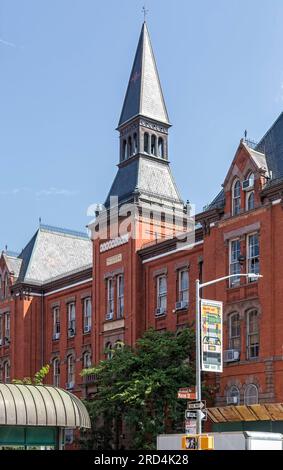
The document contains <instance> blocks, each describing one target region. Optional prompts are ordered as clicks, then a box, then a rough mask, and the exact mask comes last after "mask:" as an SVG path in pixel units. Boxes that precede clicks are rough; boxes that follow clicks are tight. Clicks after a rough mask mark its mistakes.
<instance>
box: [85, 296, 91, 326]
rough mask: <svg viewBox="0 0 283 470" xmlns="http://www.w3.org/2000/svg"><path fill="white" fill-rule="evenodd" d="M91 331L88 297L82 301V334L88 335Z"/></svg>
mask: <svg viewBox="0 0 283 470" xmlns="http://www.w3.org/2000/svg"><path fill="white" fill-rule="evenodd" d="M90 330H91V298H90V297H88V298H87V299H85V300H84V333H89V332H90Z"/></svg>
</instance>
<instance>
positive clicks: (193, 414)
mask: <svg viewBox="0 0 283 470" xmlns="http://www.w3.org/2000/svg"><path fill="white" fill-rule="evenodd" d="M198 412H199V413H200V419H201V420H204V421H206V420H207V410H186V411H185V419H188V420H191V419H195V420H196V419H197V416H198Z"/></svg>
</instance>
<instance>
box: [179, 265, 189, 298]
mask: <svg viewBox="0 0 283 470" xmlns="http://www.w3.org/2000/svg"><path fill="white" fill-rule="evenodd" d="M179 302H184V304H186V305H188V303H189V271H188V270H187V269H182V270H180V271H179Z"/></svg>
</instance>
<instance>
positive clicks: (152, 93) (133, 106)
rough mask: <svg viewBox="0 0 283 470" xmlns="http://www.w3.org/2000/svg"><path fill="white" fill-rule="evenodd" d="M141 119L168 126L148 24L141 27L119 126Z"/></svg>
mask: <svg viewBox="0 0 283 470" xmlns="http://www.w3.org/2000/svg"><path fill="white" fill-rule="evenodd" d="M138 115H142V116H145V117H149V118H152V119H154V120H156V121H160V122H163V123H165V124H169V118H168V114H167V110H166V105H165V102H164V98H163V93H162V89H161V84H160V80H159V76H158V71H157V67H156V62H155V58H154V54H153V50H152V46H151V42H150V38H149V33H148V29H147V25H146V23H145V22H144V23H143V26H142V30H141V34H140V38H139V43H138V47H137V51H136V55H135V59H134V64H133V68H132V71H131V75H130V79H129V84H128V88H127V92H126V96H125V99H124V104H123V108H122V113H121V116H120V120H119V126H121V125H122V124H124V123H125V122H127V121H129V120H130V119H132V118H133V117H135V116H138Z"/></svg>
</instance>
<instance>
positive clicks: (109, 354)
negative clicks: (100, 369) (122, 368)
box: [105, 341, 113, 359]
mask: <svg viewBox="0 0 283 470" xmlns="http://www.w3.org/2000/svg"><path fill="white" fill-rule="evenodd" d="M105 356H106V359H112V357H113V346H112V343H111V342H110V341H109V342H108V343H106V346H105Z"/></svg>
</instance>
